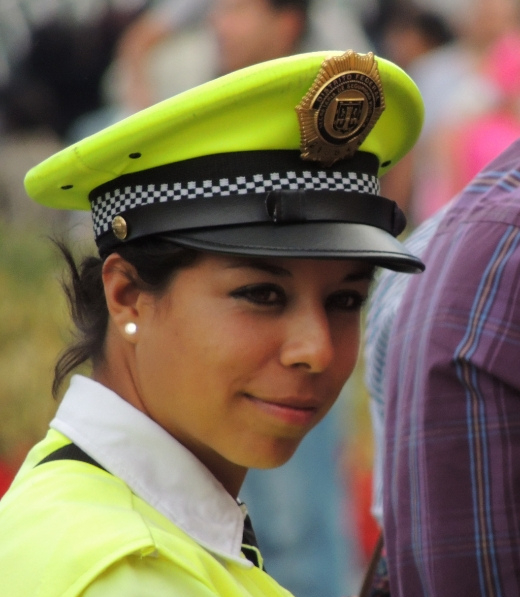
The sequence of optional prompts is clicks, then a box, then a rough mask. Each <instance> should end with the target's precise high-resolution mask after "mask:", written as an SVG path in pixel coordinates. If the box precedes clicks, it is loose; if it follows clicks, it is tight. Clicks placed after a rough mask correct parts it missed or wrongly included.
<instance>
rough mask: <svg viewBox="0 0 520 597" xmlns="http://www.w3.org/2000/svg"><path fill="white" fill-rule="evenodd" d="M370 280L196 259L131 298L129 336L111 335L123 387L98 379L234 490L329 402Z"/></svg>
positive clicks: (282, 454) (271, 461)
mask: <svg viewBox="0 0 520 597" xmlns="http://www.w3.org/2000/svg"><path fill="white" fill-rule="evenodd" d="M371 275H372V268H371V267H370V266H367V265H364V264H362V263H360V262H355V261H318V260H303V259H281V258H277V259H246V258H239V257H227V256H214V255H209V254H207V255H203V256H202V258H201V259H200V260H199V261H197V262H196V264H195V265H194V266H191V267H189V268H186V269H182V270H180V271H179V272H178V273H177V274H176V276H175V278H174V280H173V282H172V283H171V285H170V287H169V289H168V291H167V292H166V293H165V294H164V295H162V296H161V298H156V297H153V296H151V295H150V294H146V293H142V292H141V293H139V297H138V298H137V299H136V300H135V303H134V305H135V306H134V307H133V309H134V311H135V312H134V314H133V316H134V318H135V320H136V323H137V327H138V331H137V333H136V334H135V335H134V336H132V337H131V338H124V337H123V336H124V334H121V333H117V337H118V338H120V342H122V343H124V345H125V346H126V349H125V350H124V351H123V352H124V354H126V357H125V359H126V362H125V369H126V370H128V371H130V376H126V378H127V379H128V381H127V382H126V384H125V386H124V387H122V388H121V387H117V386H118V385H119V386H120V384H121V382H117V384H115V383H113V382H114V381H115V379H116V378H118V379H121V377H122V376H120V375H119V377H118V375H116V376H114V378H113V379H112V380H110V379H106V380H103V382H104V383H106V385H109V387H112V388H113V389H115V390H116V391H118V392H119V393H120V394H121V395H122V396H123V397H124V398H125V399H127V400H128V401H129V402H131V403H132V404H133V405H134V406H136V407H137V408H139V409H140V410H142V411H143V412H145V413H146V414H147V415H148V416H149V417H151V418H152V419H153V420H155V421H156V422H157V423H158V424H159V425H161V427H163V428H164V429H166V430H167V431H168V432H169V433H170V434H171V435H172V436H174V437H175V438H176V439H177V440H179V441H180V442H181V443H182V444H183V445H184V446H186V447H187V448H188V449H189V450H190V451H191V452H193V453H194V454H195V455H196V456H197V457H198V458H199V459H200V460H201V461H202V462H203V463H204V464H205V465H206V466H207V467H208V468H209V469H210V470H211V471H212V472H213V474H214V475H215V476H216V477H217V478H218V479H219V480H220V481H221V482H222V483H223V484H224V485H225V486H227V487H231V486H233V485H234V484H235V485H238V486H239V485H240V482H241V479H242V478H243V475H244V474H245V470H246V469H247V468H249V467H256V468H271V467H276V466H279V465H281V464H283V463H284V462H285V461H286V460H287V459H288V458H289V457H290V456H291V455H292V454H293V452H294V451H295V449H296V448H297V446H298V444H299V442H300V441H301V440H302V438H303V437H304V436H305V434H306V433H307V432H308V431H309V430H310V429H311V428H312V427H313V426H314V425H316V423H318V421H320V420H321V419H322V418H323V416H324V415H325V414H326V413H327V411H328V410H329V409H330V408H331V406H332V405H333V403H334V401H335V400H336V398H337V396H338V394H339V392H340V390H341V388H342V386H343V384H344V383H345V381H346V379H347V378H348V377H349V375H350V373H351V372H352V369H353V367H354V365H355V363H356V359H357V354H358V345H359V327H360V308H361V305H362V303H363V302H364V300H365V298H366V296H367V293H368V289H369V284H370V279H371ZM108 296H109V297H110V285H109V290H108ZM132 300H134V299H132ZM109 303H110V300H109ZM118 317H119V320H118V321H120V322H121V323H120V324H118V325H117V327H118V328H119V327H122V326H123V325H122V324H123V320H124V317H121V316H118ZM116 319H117V318H116ZM128 347H130V348H128ZM116 369H118V368H117V367H116ZM107 370H110V368H108V369H107ZM119 371H120V367H119ZM114 385H116V387H113V386H114ZM237 478H240V481H236V479H237ZM230 480H231V481H230ZM233 480H234V481H233Z"/></svg>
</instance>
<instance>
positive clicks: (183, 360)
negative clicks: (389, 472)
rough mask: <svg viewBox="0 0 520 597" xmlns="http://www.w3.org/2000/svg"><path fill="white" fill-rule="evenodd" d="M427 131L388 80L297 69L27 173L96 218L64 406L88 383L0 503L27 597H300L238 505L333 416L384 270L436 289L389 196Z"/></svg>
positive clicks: (205, 98)
mask: <svg viewBox="0 0 520 597" xmlns="http://www.w3.org/2000/svg"><path fill="white" fill-rule="evenodd" d="M352 81H353V82H352ZM324 99H325V100H326V101H322V100H324ZM295 105H296V106H297V109H296V110H295ZM353 108H354V109H353ZM422 117H423V105H422V100H421V97H420V94H419V92H418V90H417V88H416V87H415V85H414V84H413V82H412V81H411V80H410V79H409V77H408V76H407V75H406V74H405V73H403V72H402V71H401V70H400V69H398V68H397V67H395V65H393V64H392V63H391V62H389V61H386V60H384V59H381V58H377V57H375V56H374V55H372V54H357V53H355V52H353V51H348V52H346V53H345V54H342V53H341V52H318V53H311V54H303V55H299V56H292V57H288V58H283V59H278V60H275V61H269V62H267V63H262V64H259V65H256V66H253V67H249V68H247V69H244V70H241V71H236V72H234V73H231V74H229V75H227V76H225V77H222V78H220V79H217V80H215V81H211V82H209V83H207V84H206V85H203V86H200V87H198V88H195V89H193V90H191V91H190V92H187V93H184V94H180V95H178V96H176V97H174V98H172V99H171V100H169V101H166V102H161V103H160V104H158V105H156V106H154V107H152V108H150V109H148V110H145V111H143V112H140V113H138V114H136V115H134V116H132V117H129V118H127V119H125V120H124V121H121V122H119V123H117V124H115V125H113V126H111V127H109V128H108V129H106V130H104V131H101V132H100V133H98V134H96V135H93V136H91V137H88V138H87V139H84V140H82V141H81V142H79V143H77V144H75V145H73V146H70V147H68V148H66V149H64V150H62V151H61V152H59V153H58V154H56V155H55V156H52V157H51V158H49V159H48V160H46V161H44V162H43V163H42V164H40V165H39V166H36V167H35V168H34V169H32V170H31V171H30V172H29V173H28V175H27V177H26V189H27V192H28V193H29V195H30V196H31V197H33V198H34V199H36V200H38V201H40V202H42V203H43V204H45V205H47V206H49V207H54V208H62V209H89V208H90V209H91V210H92V216H93V223H94V231H95V239H96V244H97V247H98V252H99V256H98V257H96V256H91V257H87V258H85V259H84V260H83V261H82V262H81V265H79V266H77V265H76V263H75V260H74V258H73V256H72V254H71V253H70V251H69V250H68V249H67V248H66V247H65V246H64V245H63V244H61V245H60V247H61V250H62V253H63V255H64V257H65V259H66V262H67V264H68V267H69V270H70V273H71V276H72V278H71V282H70V285H69V286H68V287H67V294H68V297H69V300H70V302H71V308H72V314H73V318H74V321H75V324H76V326H77V334H76V337H75V341H74V342H73V344H72V345H71V346H70V347H69V348H68V349H67V350H66V351H65V353H64V354H63V355H62V356H61V357H60V359H59V361H58V363H57V367H56V377H55V382H54V388H53V389H54V392H55V393H56V392H57V391H58V389H59V387H60V386H61V384H62V383H63V382H64V381H65V378H66V377H67V376H68V374H69V373H72V372H74V371H75V370H76V368H77V367H78V366H79V365H81V364H83V363H85V362H86V361H89V362H90V363H91V365H92V370H91V375H90V376H88V377H87V376H81V375H75V376H74V377H73V378H72V380H71V383H70V386H69V389H68V390H67V392H66V394H65V396H64V399H63V401H62V402H61V404H60V406H59V408H58V410H57V413H56V416H55V418H54V419H53V421H52V422H51V425H50V429H49V432H48V435H47V436H46V438H44V439H43V440H42V441H41V442H40V443H38V444H37V445H36V446H35V447H34V448H33V449H32V450H31V452H30V453H29V455H28V457H27V459H26V461H25V462H24V464H23V465H22V468H21V470H20V471H19V473H18V475H17V477H16V478H15V480H14V482H13V484H12V485H11V488H10V489H9V491H8V492H7V493H6V494H5V496H4V497H3V499H2V501H1V502H0V537H1V540H0V559H1V560H2V562H3V563H4V565H5V570H4V572H3V576H2V586H3V588H4V590H5V591H6V592H7V593H8V594H9V595H10V597H26V596H27V595H34V594H38V595H40V596H41V597H54V596H55V595H56V596H57V595H63V594H65V593H66V594H68V595H69V596H70V597H74V596H76V595H77V596H78V597H79V596H81V597H97V596H98V595H99V596H100V595H103V597H107V596H108V595H121V594H127V595H128V594H132V593H135V594H137V593H139V595H140V597H145V596H146V595H150V596H151V595H157V594H161V595H168V594H170V595H183V596H188V595H190V596H193V597H195V596H196V595H201V596H202V595H222V596H225V597H232V596H233V595H237V596H238V595H257V596H260V595H269V596H270V597H274V596H275V595H280V596H282V595H288V593H287V591H285V590H284V589H282V588H281V587H280V586H279V585H278V584H277V583H276V582H275V581H274V580H273V579H272V578H271V577H270V576H268V575H267V574H266V573H265V571H264V570H263V561H262V557H261V553H260V551H259V549H258V546H257V545H256V542H255V539H254V534H253V532H252V527H251V524H250V519H249V517H248V515H247V509H246V507H245V505H244V504H243V503H242V502H241V501H240V499H239V497H238V495H239V493H240V488H241V485H242V483H243V481H244V478H245V476H246V473H247V470H248V469H249V468H272V467H276V466H279V465H281V464H283V463H284V462H285V461H286V460H288V459H289V458H290V457H291V456H292V455H293V453H294V452H295V450H296V448H297V447H298V445H299V443H300V442H301V440H302V439H303V437H304V436H305V435H306V434H307V432H308V431H310V430H311V428H313V427H314V426H315V425H316V424H318V423H319V421H320V420H321V419H322V418H323V417H324V416H325V415H326V414H327V412H328V411H329V410H330V409H331V407H332V406H333V404H334V402H335V401H336V399H337V396H338V394H339V392H340V390H341V388H342V387H343V385H344V383H345V381H346V380H347V378H348V377H349V375H350V374H351V372H352V370H353V368H354V366H355V362H356V359H357V352H358V347H359V335H360V324H361V322H360V310H361V307H362V305H363V303H364V301H365V299H366V297H367V294H368V290H369V287H370V283H371V280H372V277H373V272H374V269H375V268H376V267H377V266H381V267H388V268H391V269H398V270H400V271H406V272H409V273H417V272H420V271H422V269H423V264H422V262H421V261H420V259H418V258H416V257H415V256H414V255H412V254H411V253H409V252H408V251H407V250H405V249H404V248H403V246H402V244H401V243H400V242H399V241H398V240H397V239H396V238H395V237H396V236H397V235H398V234H400V233H401V232H402V230H403V229H404V227H405V225H406V222H405V219H404V216H403V214H402V212H401V210H400V209H399V208H398V206H397V205H396V204H395V203H394V202H392V201H390V200H388V199H385V198H383V197H381V196H380V195H379V192H378V191H379V184H378V180H379V177H380V176H381V175H382V174H383V173H384V172H385V171H386V170H387V169H388V168H390V167H392V166H393V165H394V164H395V163H397V162H398V161H399V159H401V158H402V157H403V155H405V154H406V152H407V151H409V150H410V149H411V147H412V146H413V143H414V142H415V140H416V139H417V138H418V135H419V132H420V126H421V123H422ZM267 120H269V122H271V123H272V126H270V127H266V126H265V122H266V121H267ZM323 499H324V500H325V499H327V496H326V495H324V496H323Z"/></svg>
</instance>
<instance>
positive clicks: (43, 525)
mask: <svg viewBox="0 0 520 597" xmlns="http://www.w3.org/2000/svg"><path fill="white" fill-rule="evenodd" d="M66 443H68V440H67V438H65V437H64V436H63V435H61V434H60V433H58V432H57V431H54V430H51V431H49V433H48V435H47V437H46V438H45V439H44V440H43V441H42V442H41V443H40V444H38V445H37V446H36V447H35V448H34V449H33V450H32V451H31V453H30V454H29V456H28V458H27V460H26V462H25V464H24V466H23V467H22V469H21V470H20V472H19V474H18V475H17V477H16V479H15V481H14V483H13V485H12V487H11V488H10V490H9V491H8V492H7V494H6V495H5V496H4V498H3V499H2V500H1V501H0V537H1V540H0V561H1V562H2V579H1V581H0V582H1V586H2V595H6V596H9V597H29V596H30V597H79V596H81V597H101V596H103V597H112V596H114V597H115V596H116V595H117V596H118V597H120V596H121V595H124V596H125V597H134V596H135V597H152V595H153V596H154V597H156V596H157V595H160V596H161V597H169V596H172V597H173V596H179V597H181V596H182V597H199V596H200V597H209V596H215V595H222V596H225V597H235V596H236V597H238V596H241V597H246V596H251V597H262V596H270V597H289V596H290V594H289V593H288V592H287V591H286V590H285V589H283V588H281V587H280V586H279V585H278V584H277V583H276V582H275V581H274V580H273V579H272V578H271V577H269V576H268V575H267V574H266V573H264V572H262V571H261V570H260V569H258V568H256V567H253V568H243V567H241V566H240V565H238V564H236V563H233V562H228V561H226V562H224V561H222V560H218V559H216V558H215V557H214V556H213V555H211V553H209V552H207V551H206V550H205V549H203V548H202V547H201V546H199V545H198V544H197V543H196V542H195V541H193V540H192V539H191V538H190V537H189V536H187V535H186V534H185V533H184V532H182V531H181V530H180V529H178V528H177V527H176V526H175V525H174V524H173V523H171V522H170V521H169V520H168V519H167V518H165V517H164V516H163V515H161V514H160V513H158V512H157V511H156V510H154V509H153V508H152V507H151V506H150V505H148V504H147V503H145V502H144V501H143V500H141V499H140V498H138V497H136V496H135V495H134V494H132V493H131V491H130V490H129V488H128V487H127V486H126V485H125V484H124V483H123V482H122V481H121V480H120V479H118V478H116V477H114V476H112V475H110V474H109V473H107V472H105V471H103V470H101V469H99V468H97V467H94V466H92V465H89V464H86V463H83V462H77V461H67V460H60V461H56V462H49V463H46V464H44V465H41V466H37V467H36V468H35V464H37V463H38V462H39V461H40V460H41V459H42V458H44V457H45V456H46V455H47V454H49V453H51V452H53V451H54V450H56V449H57V448H59V447H61V446H62V445H65V444H66Z"/></svg>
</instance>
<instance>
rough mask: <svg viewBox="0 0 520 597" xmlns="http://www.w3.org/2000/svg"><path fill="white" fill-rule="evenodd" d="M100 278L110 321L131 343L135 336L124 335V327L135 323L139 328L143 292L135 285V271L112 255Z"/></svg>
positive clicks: (128, 264) (119, 258)
mask: <svg viewBox="0 0 520 597" xmlns="http://www.w3.org/2000/svg"><path fill="white" fill-rule="evenodd" d="M102 278H103V285H104V287H105V297H106V301H107V307H108V312H109V315H110V319H111V320H112V322H113V323H114V324H115V327H116V328H117V330H118V331H119V332H120V334H121V335H122V336H123V337H125V338H126V339H127V340H128V341H130V342H132V341H134V338H135V335H134V334H128V333H126V332H125V326H126V325H127V324H129V323H135V324H136V325H137V328H139V309H140V303H141V301H140V298H141V295H142V294H143V290H142V289H141V288H139V286H138V284H137V283H136V280H137V279H138V275H137V271H136V270H135V268H134V266H133V265H131V264H130V263H128V261H126V260H125V259H123V258H122V257H121V256H120V255H118V254H117V253H112V254H111V255H109V256H108V257H107V259H106V260H105V263H104V264H103V271H102Z"/></svg>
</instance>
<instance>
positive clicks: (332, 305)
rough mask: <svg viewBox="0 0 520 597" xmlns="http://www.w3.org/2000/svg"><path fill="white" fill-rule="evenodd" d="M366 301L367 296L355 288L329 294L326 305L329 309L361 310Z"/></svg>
mask: <svg viewBox="0 0 520 597" xmlns="http://www.w3.org/2000/svg"><path fill="white" fill-rule="evenodd" d="M365 301H366V296H363V295H361V294H360V293H359V292H357V291H355V290H342V291H340V292H335V293H334V294H332V295H331V296H329V297H328V298H327V301H326V303H325V307H326V309H327V310H336V311H359V310H360V309H361V307H362V306H363V305H364V303H365Z"/></svg>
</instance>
